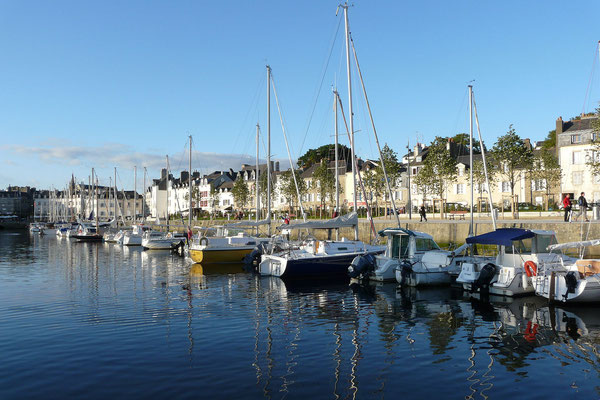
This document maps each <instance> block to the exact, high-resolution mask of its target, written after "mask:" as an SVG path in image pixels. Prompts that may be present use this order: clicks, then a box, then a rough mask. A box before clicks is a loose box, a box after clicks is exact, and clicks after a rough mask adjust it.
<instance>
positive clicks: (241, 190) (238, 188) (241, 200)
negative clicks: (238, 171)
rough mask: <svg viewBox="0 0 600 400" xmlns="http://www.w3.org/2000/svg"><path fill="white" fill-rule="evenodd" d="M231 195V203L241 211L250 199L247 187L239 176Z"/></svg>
mask: <svg viewBox="0 0 600 400" xmlns="http://www.w3.org/2000/svg"><path fill="white" fill-rule="evenodd" d="M231 194H233V201H234V202H235V204H236V206H237V207H240V208H241V209H242V210H243V209H244V206H245V205H246V203H247V202H248V198H249V197H250V190H249V189H248V185H246V181H244V179H243V178H242V177H241V176H240V177H238V178H237V179H236V180H235V183H234V184H233V188H232V189H231Z"/></svg>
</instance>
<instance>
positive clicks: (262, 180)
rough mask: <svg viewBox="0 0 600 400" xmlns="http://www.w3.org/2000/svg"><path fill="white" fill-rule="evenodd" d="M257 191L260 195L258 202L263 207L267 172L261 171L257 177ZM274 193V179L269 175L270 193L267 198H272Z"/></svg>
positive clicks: (265, 197) (265, 199)
mask: <svg viewBox="0 0 600 400" xmlns="http://www.w3.org/2000/svg"><path fill="white" fill-rule="evenodd" d="M258 193H259V195H260V204H261V205H262V206H263V207H266V206H267V173H266V172H265V173H262V174H260V176H259V177H258ZM274 194H275V179H274V175H271V193H270V194H269V198H271V199H272V198H273V197H274V196H273V195H274Z"/></svg>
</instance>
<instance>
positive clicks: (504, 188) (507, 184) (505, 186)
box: [502, 182, 510, 193]
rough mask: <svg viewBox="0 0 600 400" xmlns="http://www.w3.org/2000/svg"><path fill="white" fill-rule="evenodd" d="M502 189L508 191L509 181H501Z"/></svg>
mask: <svg viewBox="0 0 600 400" xmlns="http://www.w3.org/2000/svg"><path fill="white" fill-rule="evenodd" d="M502 191H503V192H505V193H506V192H510V182H502Z"/></svg>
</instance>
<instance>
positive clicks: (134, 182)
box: [133, 165, 137, 225]
mask: <svg viewBox="0 0 600 400" xmlns="http://www.w3.org/2000/svg"><path fill="white" fill-rule="evenodd" d="M136 203H137V165H134V166H133V224H134V225H135V220H136V214H137V209H136Z"/></svg>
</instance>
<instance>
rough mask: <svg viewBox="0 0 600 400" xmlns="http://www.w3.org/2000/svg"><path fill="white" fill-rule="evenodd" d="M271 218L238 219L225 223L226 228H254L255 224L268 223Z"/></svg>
mask: <svg viewBox="0 0 600 400" xmlns="http://www.w3.org/2000/svg"><path fill="white" fill-rule="evenodd" d="M270 223H271V218H267V219H261V220H260V221H240V222H234V223H233V224H227V225H225V227H226V228H256V227H257V226H263V225H268V224H270Z"/></svg>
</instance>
